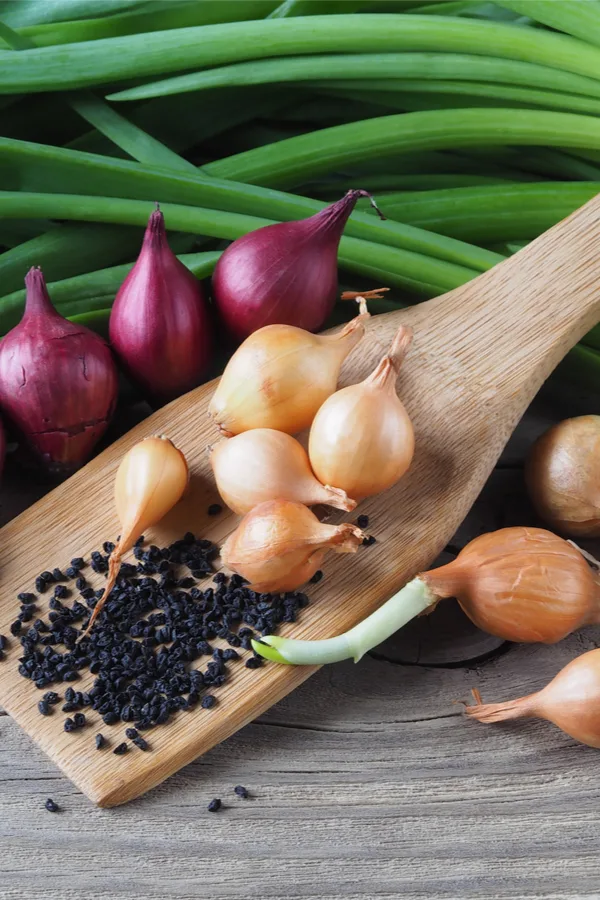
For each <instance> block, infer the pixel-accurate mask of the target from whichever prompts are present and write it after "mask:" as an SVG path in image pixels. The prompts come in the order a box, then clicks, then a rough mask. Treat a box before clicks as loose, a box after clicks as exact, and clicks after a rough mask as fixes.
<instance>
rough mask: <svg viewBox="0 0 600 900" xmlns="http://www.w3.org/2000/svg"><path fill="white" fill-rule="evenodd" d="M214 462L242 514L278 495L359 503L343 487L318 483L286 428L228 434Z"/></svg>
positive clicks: (231, 503) (222, 489)
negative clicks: (349, 496) (338, 487)
mask: <svg viewBox="0 0 600 900" xmlns="http://www.w3.org/2000/svg"><path fill="white" fill-rule="evenodd" d="M210 462H211V465H212V469H213V473H214V476H215V481H216V482H217V488H218V490H219V494H220V495H221V497H222V498H223V500H224V501H225V503H226V504H227V506H228V507H229V508H230V509H232V510H233V512H235V513H237V514H238V515H241V516H243V515H245V514H246V513H247V512H250V510H251V509H254V507H255V506H258V504H259V503H264V502H266V501H267V500H278V499H281V500H294V501H296V502H297V503H304V504H305V505H306V506H313V505H315V504H316V503H324V504H327V505H329V506H334V507H336V508H337V509H343V510H346V511H350V510H352V509H354V508H355V507H356V503H355V502H354V501H353V500H350V499H349V498H348V497H347V496H346V494H345V493H344V492H343V491H340V490H337V489H336V488H332V487H329V486H327V485H322V484H320V482H318V481H317V479H316V478H315V476H314V475H313V472H312V469H311V468H310V463H309V461H308V455H307V453H306V450H305V449H304V447H303V446H302V445H301V444H299V443H298V441H297V440H295V438H293V437H291V436H290V435H289V434H286V433H285V432H283V431H275V430H274V429H272V428H255V429H253V430H252V431H246V432H244V433H243V434H238V435H237V436H236V437H232V438H228V439H227V440H225V441H221V442H220V443H218V444H216V445H215V446H214V447H212V448H211V454H210Z"/></svg>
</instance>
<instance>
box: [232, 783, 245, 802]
mask: <svg viewBox="0 0 600 900" xmlns="http://www.w3.org/2000/svg"><path fill="white" fill-rule="evenodd" d="M233 793H234V794H237V795H238V797H240V798H241V799H242V800H247V799H248V790H247V788H245V787H244V786H243V785H241V784H236V786H235V787H234V789H233Z"/></svg>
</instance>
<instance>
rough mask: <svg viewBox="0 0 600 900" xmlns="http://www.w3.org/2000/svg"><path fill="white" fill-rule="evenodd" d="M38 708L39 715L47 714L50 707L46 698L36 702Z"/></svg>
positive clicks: (49, 711)
mask: <svg viewBox="0 0 600 900" xmlns="http://www.w3.org/2000/svg"><path fill="white" fill-rule="evenodd" d="M38 709H39V711H40V715H41V716H49V715H50V713H51V712H52V707H51V706H50V704H49V703H48V701H47V700H40V702H39V703H38Z"/></svg>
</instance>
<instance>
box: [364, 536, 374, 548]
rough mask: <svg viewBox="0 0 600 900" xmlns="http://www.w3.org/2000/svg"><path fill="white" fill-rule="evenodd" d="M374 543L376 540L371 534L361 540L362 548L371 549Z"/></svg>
mask: <svg viewBox="0 0 600 900" xmlns="http://www.w3.org/2000/svg"><path fill="white" fill-rule="evenodd" d="M376 542H377V538H375V537H373V535H372V534H369V535H367V537H365V538H363V547H371V546H372V545H373V544H375V543H376Z"/></svg>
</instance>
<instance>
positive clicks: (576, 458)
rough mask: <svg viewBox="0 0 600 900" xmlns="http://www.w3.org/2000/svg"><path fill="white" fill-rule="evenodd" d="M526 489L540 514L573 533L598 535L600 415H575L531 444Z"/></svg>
mask: <svg viewBox="0 0 600 900" xmlns="http://www.w3.org/2000/svg"><path fill="white" fill-rule="evenodd" d="M526 479H527V487H528V489H529V494H530V496H531V499H532V501H533V503H534V505H535V507H536V509H537V511H538V513H539V514H540V516H541V517H542V519H543V520H544V521H545V522H547V523H548V524H549V525H550V526H551V527H553V528H555V529H556V530H557V531H559V532H561V533H563V534H568V535H572V536H573V537H598V535H600V416H577V417H576V418H574V419H565V420H564V421H563V422H559V423H558V424H557V425H554V426H553V427H552V428H550V429H549V430H548V431H547V432H546V433H545V434H543V435H542V436H541V437H540V438H539V439H538V440H537V441H536V442H535V444H534V445H533V447H532V449H531V452H530V454H529V458H528V460H527V466H526Z"/></svg>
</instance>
